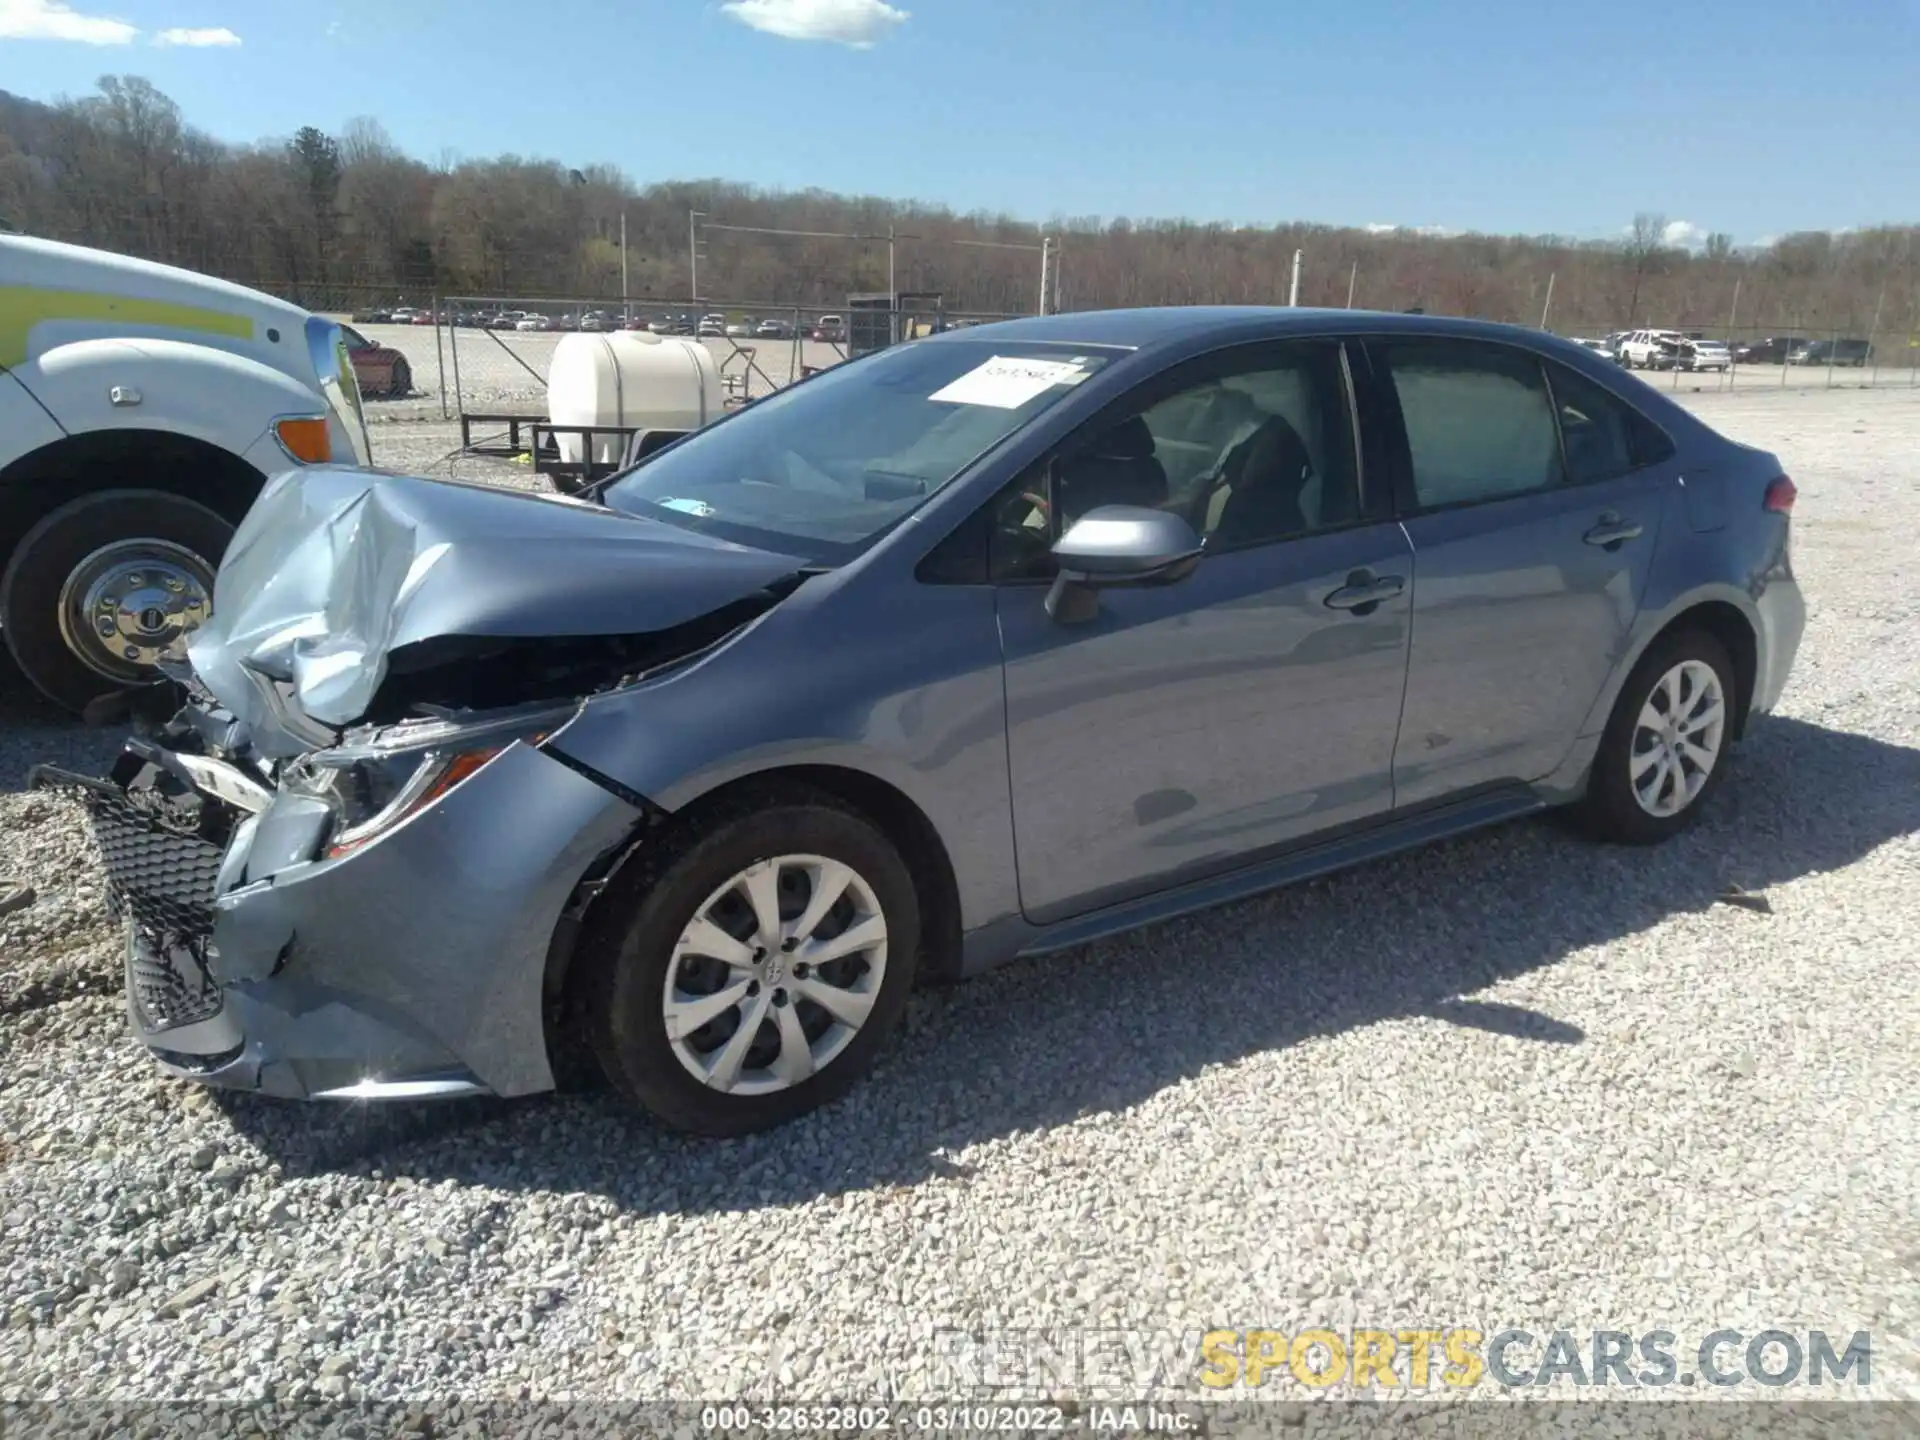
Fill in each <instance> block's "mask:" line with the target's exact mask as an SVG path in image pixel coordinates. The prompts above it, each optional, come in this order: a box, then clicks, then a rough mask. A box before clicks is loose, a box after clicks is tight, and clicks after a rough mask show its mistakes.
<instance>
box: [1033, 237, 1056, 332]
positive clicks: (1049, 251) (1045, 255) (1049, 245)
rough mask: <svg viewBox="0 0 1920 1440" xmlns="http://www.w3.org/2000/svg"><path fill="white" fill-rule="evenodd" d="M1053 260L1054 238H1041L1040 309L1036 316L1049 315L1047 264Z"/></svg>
mask: <svg viewBox="0 0 1920 1440" xmlns="http://www.w3.org/2000/svg"><path fill="white" fill-rule="evenodd" d="M1052 258H1053V237H1052V236H1051V235H1042V236H1041V237H1040V308H1039V310H1038V311H1036V312H1035V313H1036V314H1040V315H1044V314H1046V313H1047V262H1048V261H1049V260H1051V259H1052Z"/></svg>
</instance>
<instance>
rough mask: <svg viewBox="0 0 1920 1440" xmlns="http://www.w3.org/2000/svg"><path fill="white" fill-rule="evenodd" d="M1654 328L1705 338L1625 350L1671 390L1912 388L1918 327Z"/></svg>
mask: <svg viewBox="0 0 1920 1440" xmlns="http://www.w3.org/2000/svg"><path fill="white" fill-rule="evenodd" d="M1627 333H1628V334H1631V333H1633V332H1627ZM1660 333H1663V334H1668V335H1675V336H1681V337H1684V338H1686V339H1687V340H1690V341H1696V342H1698V341H1704V342H1709V344H1708V346H1701V345H1689V346H1674V347H1663V349H1664V350H1665V351H1666V353H1663V354H1662V355H1661V356H1659V357H1658V358H1653V357H1650V356H1648V355H1647V352H1646V350H1645V349H1644V348H1639V349H1638V350H1637V351H1635V352H1629V353H1637V354H1638V355H1639V356H1641V357H1643V358H1644V359H1645V360H1646V361H1647V363H1636V364H1634V365H1632V366H1631V367H1630V368H1634V369H1640V370H1649V371H1652V372H1654V373H1651V374H1648V375H1647V376H1646V378H1647V379H1648V380H1649V381H1651V382H1652V383H1655V384H1666V385H1669V386H1671V387H1672V388H1675V389H1680V388H1689V389H1696V390H1698V389H1713V388H1716V387H1717V388H1720V389H1726V390H1742V391H1746V390H1753V389H1760V388H1766V387H1769V386H1771V387H1773V388H1775V389H1789V390H1812V389H1828V390H1830V389H1841V388H1845V389H1870V388H1874V387H1881V388H1885V387H1887V386H1902V387H1908V388H1915V389H1920V333H1915V332H1901V331H1892V332H1890V331H1887V330H1883V329H1878V328H1876V327H1872V326H1865V327H1862V328H1861V329H1858V330H1854V329H1849V328H1847V327H1844V326H1826V325H1806V324H1793V323H1787V324H1772V325H1769V324H1758V323H1756V324H1752V325H1739V326H1734V327H1727V326H1719V327H1714V326H1706V327H1702V326H1698V325H1695V326H1672V327H1669V328H1667V329H1665V330H1662V331H1660ZM1592 338H1595V339H1607V338H1611V337H1607V336H1595V337H1592ZM1715 342H1717V343H1715Z"/></svg>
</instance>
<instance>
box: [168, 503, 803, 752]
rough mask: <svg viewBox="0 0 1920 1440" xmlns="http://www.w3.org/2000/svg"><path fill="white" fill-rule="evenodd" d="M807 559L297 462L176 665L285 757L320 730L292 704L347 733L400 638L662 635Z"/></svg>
mask: <svg viewBox="0 0 1920 1440" xmlns="http://www.w3.org/2000/svg"><path fill="white" fill-rule="evenodd" d="M803 563H804V562H802V561H800V560H797V559H795V558H793V557H792V556H783V555H775V554H771V553H769V552H767V551H765V550H754V549H749V548H747V547H746V546H742V545H732V544H729V543H727V542H726V541H723V540H716V539H713V538H711V537H708V536H703V535H695V534H693V533H692V532H690V531H686V530H680V529H676V528H674V527H672V526H669V525H662V524H659V523H658V522H654V521H648V520H642V519H637V518H635V517H633V516H630V515H623V514H620V513H619V512H618V511H614V510H608V509H605V508H604V507H602V506H598V505H588V504H583V503H581V502H579V501H574V500H569V499H565V498H562V497H559V496H551V495H536V494H532V493H530V492H527V491H521V490H503V489H500V488H497V487H489V486H482V485H462V484H456V483H448V482H440V483H433V482H426V481H421V480H416V479H413V478H411V477H409V476H403V475H381V474H375V473H373V472H371V471H364V470H345V469H339V468H322V469H313V470H294V471H288V472H287V473H285V474H283V475H280V476H278V477H276V478H275V479H274V480H273V481H272V482H270V483H269V484H268V486H267V487H266V489H265V490H264V491H262V493H261V495H260V498H259V499H258V500H257V501H256V502H255V504H254V506H253V508H252V509H251V510H249V511H248V512H247V516H246V518H245V519H244V520H243V521H242V522H241V524H240V528H239V529H238V530H237V531H236V532H235V533H234V537H233V542H232V544H231V545H230V546H229V547H228V552H227V557H226V559H225V561H224V562H223V563H222V565H221V567H220V573H219V575H218V577H217V579H216V581H215V585H214V613H213V616H212V618H211V619H209V620H208V622H207V623H206V624H205V625H203V626H202V627H201V628H200V629H199V630H198V631H197V632H195V634H194V637H193V639H192V640H191V641H190V642H189V646H188V658H189V660H190V661H191V663H192V665H193V669H194V672H195V673H196V674H197V675H198V676H199V678H200V680H201V682H202V683H203V684H205V685H206V687H207V688H208V689H209V690H211V691H212V692H213V693H214V694H215V695H216V696H218V697H219V698H220V700H221V701H222V702H223V703H224V704H225V705H226V706H227V707H228V708H229V709H231V710H232V711H233V712H234V713H235V714H236V715H237V716H238V717H239V718H240V719H241V720H242V721H243V722H245V723H246V724H247V725H248V726H249V727H250V729H251V730H252V732H253V735H254V739H255V743H256V744H257V745H259V746H261V747H262V749H263V751H264V753H267V754H271V755H279V756H287V755H294V754H299V753H301V752H302V751H304V750H308V749H312V748H313V744H314V741H315V740H317V739H320V738H321V737H320V736H318V735H315V734H313V733H312V732H311V731H308V732H307V733H306V734H305V735H299V734H290V733H288V727H287V723H286V722H287V720H288V719H289V718H290V717H289V714H288V706H291V709H292V712H293V714H292V716H291V718H292V719H294V720H295V722H296V724H297V722H298V721H299V720H300V719H306V720H309V721H314V722H318V723H319V724H320V725H322V726H334V727H338V726H342V725H346V724H349V723H350V722H352V721H354V720H356V719H358V718H359V717H360V716H361V715H362V714H363V713H365V711H366V708H367V705H368V703H369V702H370V701H371V700H372V698H373V696H374V694H375V692H377V691H378V690H379V688H380V684H381V681H382V680H383V679H384V678H385V677H386V674H387V665H388V660H389V657H390V656H391V655H392V654H393V652H394V651H396V650H399V649H401V648H402V647H404V646H407V645H411V644H416V643H418V642H420V641H423V640H428V639H438V638H442V637H487V638H509V637H527V636H531V637H538V638H546V637H559V636H574V635H618V634H627V633H643V632H650V631H658V630H665V629H669V628H671V627H672V626H674V625H677V624H680V623H681V622H683V621H686V620H691V619H695V618H698V617H699V616H701V615H704V614H707V613H708V612H710V611H712V610H715V609H717V608H718V607H720V606H721V605H724V604H726V603H727V602H728V601H731V600H736V599H739V598H740V597H742V596H744V595H747V594H750V593H752V592H753V591H754V590H757V589H759V588H761V587H762V586H764V585H766V584H768V583H769V582H771V581H774V580H777V579H779V578H781V577H783V576H786V575H790V574H792V573H793V572H794V571H795V570H797V569H799V568H801V566H802V564H803ZM276 681H277V682H282V683H284V684H286V685H288V686H290V688H291V692H292V693H291V695H290V696H284V697H283V696H280V695H278V694H277V693H276V692H275V691H274V688H273V685H274V682H276Z"/></svg>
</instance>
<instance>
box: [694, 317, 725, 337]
mask: <svg viewBox="0 0 1920 1440" xmlns="http://www.w3.org/2000/svg"><path fill="white" fill-rule="evenodd" d="M695 333H696V334H699V335H725V334H726V333H727V317H726V316H724V315H702V316H701V317H700V323H699V325H698V326H696V327H695Z"/></svg>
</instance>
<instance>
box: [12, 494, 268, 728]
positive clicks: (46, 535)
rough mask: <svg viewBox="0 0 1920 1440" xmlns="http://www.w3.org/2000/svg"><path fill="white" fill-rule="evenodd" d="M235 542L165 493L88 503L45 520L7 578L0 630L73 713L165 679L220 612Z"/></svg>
mask: <svg viewBox="0 0 1920 1440" xmlns="http://www.w3.org/2000/svg"><path fill="white" fill-rule="evenodd" d="M232 537H233V527H232V526H231V525H229V524H228V523H227V522H226V521H225V520H224V519H222V518H221V517H220V516H219V515H216V514H215V513H214V512H213V511H211V510H209V509H207V508H206V507H205V506H204V505H200V504H198V503H196V502H194V501H192V500H188V499H186V498H185V497H184V496H180V495H171V494H167V493H165V492H163V491H155V490H103V491H98V492H96V493H94V494H91V495H82V496H79V497H78V498H77V499H74V500H71V501H69V502H68V503H67V504H65V505H62V506H61V507H60V508H59V509H57V510H54V511H53V512H52V513H50V514H48V515H46V516H44V517H42V518H41V520H40V522H39V523H38V524H36V525H35V526H34V527H33V528H32V529H31V530H29V531H28V532H27V533H26V535H25V536H24V537H22V539H21V541H20V543H19V545H17V546H16V547H15V548H14V552H13V557H12V559H11V560H10V561H9V562H8V565H7V568H6V572H5V574H4V576H0V627H4V629H5V631H6V639H7V648H8V649H9V650H11V651H12V652H13V657H14V659H15V660H16V661H18V662H19V665H20V669H21V670H22V671H23V672H24V673H25V674H26V677H27V678H28V679H29V680H31V681H32V682H33V683H34V685H35V686H37V687H38V688H39V689H40V690H41V691H42V692H43V693H44V694H46V695H47V697H48V698H49V699H51V700H53V701H54V702H55V703H56V704H58V705H62V706H64V707H66V708H67V709H69V710H80V709H83V708H84V707H85V706H86V705H87V703H88V702H89V701H91V700H95V699H98V698H99V697H100V696H102V695H106V694H109V693H111V692H113V691H115V690H121V689H125V688H127V687H128V686H132V685H139V684H143V683H145V682H147V681H151V680H154V679H157V678H159V676H158V671H157V670H156V669H155V668H154V667H155V665H156V663H157V662H158V661H160V660H161V659H163V658H167V657H170V656H177V655H180V654H182V653H184V650H185V646H186V639H187V636H188V635H189V634H191V633H192V632H193V630H194V629H195V628H196V627H198V626H199V624H200V623H201V622H202V621H203V620H205V619H206V618H207V616H208V615H209V614H210V613H211V612H212V609H213V577H214V571H215V569H216V568H217V567H218V566H219V563H220V557H221V556H222V555H223V554H224V553H225V551H226V548H227V542H228V541H229V540H230V539H232Z"/></svg>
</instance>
